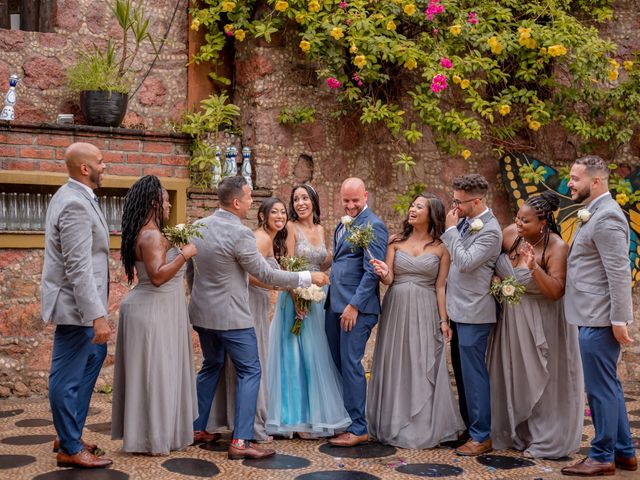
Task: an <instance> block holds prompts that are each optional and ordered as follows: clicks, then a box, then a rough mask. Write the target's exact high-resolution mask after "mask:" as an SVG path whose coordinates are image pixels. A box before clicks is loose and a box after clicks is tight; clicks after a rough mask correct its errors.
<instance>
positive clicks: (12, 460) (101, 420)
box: [0, 384, 640, 480]
mask: <svg viewBox="0 0 640 480" xmlns="http://www.w3.org/2000/svg"><path fill="white" fill-rule="evenodd" d="M625 394H626V397H625V398H626V400H627V408H628V410H629V412H630V421H631V427H632V434H633V437H634V441H635V442H636V445H637V446H638V445H639V444H640V384H626V385H625ZM110 421H111V403H110V398H109V396H108V395H103V394H94V396H93V402H92V407H91V410H90V412H89V417H88V418H87V425H86V429H85V436H84V438H85V439H86V440H87V441H89V442H94V443H97V444H98V445H99V446H100V447H101V448H102V449H104V450H106V451H107V454H108V456H109V457H111V458H112V459H113V460H114V465H113V468H111V469H109V470H94V471H82V470H73V469H60V468H57V467H56V462H55V454H53V453H52V451H51V447H52V441H53V438H54V435H55V432H54V429H53V424H52V422H51V414H50V411H49V404H48V401H47V400H46V399H45V398H32V399H27V400H19V399H8V400H6V399H5V400H1V401H0V479H2V480H13V479H16V480H17V479H19V480H27V479H37V480H56V479H64V480H76V479H82V480H85V479H86V480H111V479H113V480H124V479H131V480H136V479H141V480H142V479H201V478H212V477H215V478H224V479H241V480H252V479H256V480H257V479H259V480H262V479H298V480H376V479H411V478H418V477H432V478H433V477H437V478H454V477H458V478H462V479H496V480H497V479H531V480H536V479H545V480H546V479H558V478H565V479H566V478H571V477H563V476H562V475H561V474H560V469H561V468H562V467H563V466H565V465H567V464H569V463H572V462H574V461H576V460H577V459H579V458H581V456H582V454H584V453H586V451H587V449H588V445H589V441H590V439H591V438H592V437H593V434H594V432H593V426H592V423H591V420H590V419H589V418H586V419H585V426H584V432H583V433H584V435H583V437H582V448H581V450H580V452H579V453H577V454H575V455H573V458H566V459H562V460H558V461H541V460H530V459H526V458H524V457H522V456H521V455H520V454H519V452H516V451H511V450H504V451H494V452H492V454H491V455H483V456H481V457H478V458H464V457H458V456H456V455H455V454H454V452H453V449H452V447H451V446H446V447H442V448H437V449H431V450H404V449H396V448H394V447H389V446H385V445H380V444H378V443H373V442H372V443H369V444H367V445H365V446H360V447H354V448H349V449H341V448H338V447H331V446H329V445H328V444H327V443H326V442H325V441H323V440H298V439H295V440H276V441H274V442H273V444H272V445H271V446H272V447H273V448H274V449H275V450H276V451H277V452H278V453H277V455H276V456H275V457H273V458H272V459H268V460H262V461H243V462H240V461H232V460H228V459H227V455H226V448H227V446H228V442H229V439H228V436H227V437H223V439H222V440H221V441H220V442H219V444H211V445H200V446H191V447H188V448H186V449H185V450H183V451H180V452H174V453H172V454H171V455H170V456H155V457H152V456H145V455H130V454H126V453H123V452H121V451H120V450H119V449H120V447H121V442H120V441H111V438H110ZM617 478H623V479H631V478H635V479H640V472H624V471H622V470H618V471H617Z"/></svg>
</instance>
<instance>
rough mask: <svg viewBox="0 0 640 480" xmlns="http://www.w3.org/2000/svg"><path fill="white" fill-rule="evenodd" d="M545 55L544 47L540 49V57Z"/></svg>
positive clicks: (545, 49)
mask: <svg viewBox="0 0 640 480" xmlns="http://www.w3.org/2000/svg"><path fill="white" fill-rule="evenodd" d="M546 54H547V48H546V47H542V48H541V49H540V55H546Z"/></svg>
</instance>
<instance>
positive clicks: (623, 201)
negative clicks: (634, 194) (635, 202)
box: [616, 193, 629, 207]
mask: <svg viewBox="0 0 640 480" xmlns="http://www.w3.org/2000/svg"><path fill="white" fill-rule="evenodd" d="M616 202H618V203H619V204H620V205H622V206H623V207H624V206H625V205H626V204H627V203H628V202H629V197H627V194H626V193H619V194H617V195H616Z"/></svg>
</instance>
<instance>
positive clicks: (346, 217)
mask: <svg viewBox="0 0 640 480" xmlns="http://www.w3.org/2000/svg"><path fill="white" fill-rule="evenodd" d="M340 223H342V225H344V226H345V227H346V228H347V229H348V228H349V227H350V226H351V224H352V223H353V217H352V216H351V215H344V216H343V217H342V218H341V219H340Z"/></svg>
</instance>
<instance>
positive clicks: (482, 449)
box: [456, 438, 493, 457]
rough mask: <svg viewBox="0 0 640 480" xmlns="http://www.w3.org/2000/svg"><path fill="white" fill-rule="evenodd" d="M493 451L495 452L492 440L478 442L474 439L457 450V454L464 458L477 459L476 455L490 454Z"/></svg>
mask: <svg viewBox="0 0 640 480" xmlns="http://www.w3.org/2000/svg"><path fill="white" fill-rule="evenodd" d="M491 450H493V444H492V443H491V439H490V438H487V439H486V440H485V441H484V442H476V441H475V440H473V439H472V440H469V441H468V442H467V443H465V444H464V445H462V446H461V447H458V448H456V454H457V455H462V456H464V457H475V456H476V455H482V454H485V453H489V452H490V451H491Z"/></svg>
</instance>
